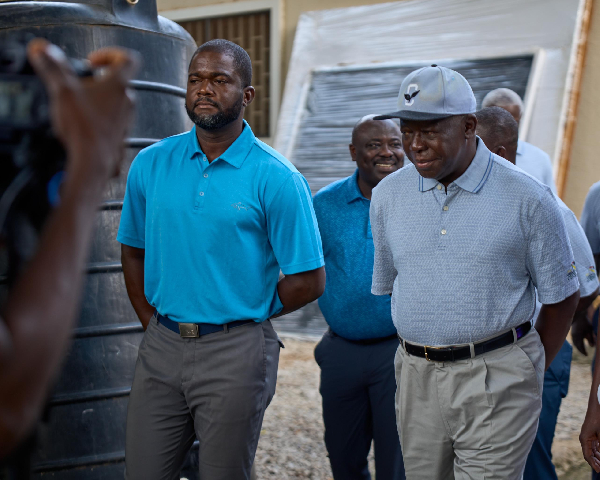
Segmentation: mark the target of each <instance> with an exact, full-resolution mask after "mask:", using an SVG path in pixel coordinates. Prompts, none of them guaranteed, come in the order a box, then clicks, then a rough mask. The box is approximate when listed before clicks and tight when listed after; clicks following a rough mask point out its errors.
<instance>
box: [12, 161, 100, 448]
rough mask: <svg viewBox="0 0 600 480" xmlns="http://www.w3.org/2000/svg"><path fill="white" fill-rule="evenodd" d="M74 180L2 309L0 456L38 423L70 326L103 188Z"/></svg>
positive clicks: (52, 215) (69, 332)
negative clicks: (3, 335) (3, 336)
mask: <svg viewBox="0 0 600 480" xmlns="http://www.w3.org/2000/svg"><path fill="white" fill-rule="evenodd" d="M85 155H86V157H87V158H86V161H92V160H91V159H90V155H91V153H90V152H89V151H88V152H86V153H85ZM76 177H77V175H72V176H71V177H70V178H69V179H68V180H67V183H66V184H65V185H64V187H63V195H62V198H61V204H60V205H59V206H58V207H57V208H56V209H55V210H54V211H53V212H52V214H51V215H50V217H49V218H48V222H47V226H46V228H45V229H44V231H43V233H42V236H41V238H40V242H39V247H38V250H37V251H36V253H35V255H34V256H33V258H32V259H31V260H30V262H29V265H28V266H27V268H26V269H25V270H24V271H23V273H22V274H21V276H20V278H19V279H18V280H17V282H16V284H15V285H14V287H13V288H12V289H11V291H10V295H9V298H8V299H7V303H6V306H5V308H4V311H3V312H2V314H3V317H4V321H5V322H6V327H7V329H6V330H5V332H4V333H5V336H6V335H7V334H8V337H7V338H5V339H4V340H3V341H2V342H0V348H3V351H2V352H0V366H1V368H0V384H1V385H2V388H1V389H0V439H1V440H0V457H1V456H2V454H3V453H6V449H7V448H8V445H11V444H14V441H15V440H18V439H20V438H22V436H23V435H25V434H26V433H27V431H28V430H29V429H30V428H31V426H32V425H33V423H34V422H35V421H36V420H37V413H38V412H39V410H40V408H41V406H42V403H43V402H44V401H45V398H46V394H47V393H46V392H47V391H48V388H49V385H50V383H51V381H52V379H53V376H54V374H55V372H56V371H57V369H58V366H59V364H60V361H61V359H62V358H63V355H64V351H65V349H66V347H67V344H68V341H69V338H70V335H71V331H72V329H73V324H74V320H75V317H76V315H75V314H76V309H77V307H78V304H79V297H80V293H81V288H82V284H83V281H82V277H83V272H84V267H85V261H86V259H87V255H88V248H89V244H90V239H91V234H92V231H93V226H94V221H95V218H96V216H95V212H96V209H97V207H98V204H99V202H100V200H101V191H102V184H100V182H98V181H88V180H89V179H87V178H82V177H77V178H76ZM23 379H27V382H24V381H23Z"/></svg>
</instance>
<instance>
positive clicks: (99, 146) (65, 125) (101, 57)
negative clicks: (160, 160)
mask: <svg viewBox="0 0 600 480" xmlns="http://www.w3.org/2000/svg"><path fill="white" fill-rule="evenodd" d="M28 57H29V61H30V62H31V64H32V65H33V67H34V69H35V72H36V73H37V74H38V76H39V77H40V78H41V79H42V81H43V82H44V84H45V86H46V89H47V91H48V95H49V97H50V108H51V121H52V128H53V129H54V132H55V135H56V136H57V137H58V138H59V139H60V140H61V141H62V143H63V145H64V147H65V149H66V151H67V156H68V158H69V164H68V166H67V170H68V172H69V175H68V176H67V178H68V179H69V178H70V177H79V176H81V177H82V178H81V180H83V181H87V180H88V179H89V180H92V181H94V183H95V184H100V183H102V186H104V184H103V182H104V181H105V180H106V179H108V178H110V176H112V175H114V174H115V172H117V171H118V165H119V163H120V161H121V160H122V158H123V155H124V148H125V147H124V139H125V135H126V133H127V130H128V129H129V127H130V125H131V120H132V117H133V100H132V98H131V93H130V92H129V91H128V89H127V85H128V82H129V80H131V79H132V78H133V77H134V75H135V74H136V73H137V71H138V68H139V63H140V62H139V56H138V54H137V53H135V52H131V51H126V50H123V49H119V48H107V49H103V50H98V51H96V52H94V53H92V54H91V55H90V56H89V57H88V60H89V62H90V65H91V67H92V69H95V70H96V71H98V72H100V69H101V71H102V74H101V75H94V77H92V78H87V79H78V78H77V76H76V75H75V72H74V71H73V69H72V68H71V66H70V65H69V63H68V61H67V57H66V56H65V54H64V53H63V52H62V50H61V49H60V48H58V47H57V46H56V45H52V44H49V43H48V42H47V41H45V40H42V39H35V40H32V41H31V42H30V43H29V45H28Z"/></svg>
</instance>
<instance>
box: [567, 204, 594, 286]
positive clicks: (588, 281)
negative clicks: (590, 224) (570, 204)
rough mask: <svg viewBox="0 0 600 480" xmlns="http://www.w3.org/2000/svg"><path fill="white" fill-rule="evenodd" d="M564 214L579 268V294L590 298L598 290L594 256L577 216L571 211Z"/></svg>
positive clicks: (576, 265) (574, 256) (576, 264)
mask: <svg viewBox="0 0 600 480" xmlns="http://www.w3.org/2000/svg"><path fill="white" fill-rule="evenodd" d="M563 213H564V220H565V225H566V227H567V233H568V234H569V241H570V242H571V249H572V250H573V258H574V260H575V267H576V268H577V278H578V279H579V293H580V294H581V297H588V296H590V295H591V294H592V293H594V291H595V290H596V289H597V288H598V276H597V275H596V265H595V263H594V254H593V253H592V249H591V248H590V244H589V243H588V241H587V238H586V236H585V233H584V231H583V228H581V225H579V222H578V221H577V218H576V217H575V214H574V213H573V212H572V211H571V210H566V211H564V212H563Z"/></svg>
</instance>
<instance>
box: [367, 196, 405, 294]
mask: <svg viewBox="0 0 600 480" xmlns="http://www.w3.org/2000/svg"><path fill="white" fill-rule="evenodd" d="M369 215H370V219H371V232H372V234H373V244H374V246H375V261H374V263H373V283H372V285H371V293H372V294H373V295H389V294H390V293H392V290H393V288H394V281H395V280H396V277H397V276H398V272H397V271H396V267H395V266H394V256H393V255H392V250H391V248H390V245H389V243H388V241H387V236H386V233H385V216H386V212H385V205H384V204H383V202H382V201H381V198H379V196H378V195H377V189H374V190H373V196H372V198H371V209H370V212H369Z"/></svg>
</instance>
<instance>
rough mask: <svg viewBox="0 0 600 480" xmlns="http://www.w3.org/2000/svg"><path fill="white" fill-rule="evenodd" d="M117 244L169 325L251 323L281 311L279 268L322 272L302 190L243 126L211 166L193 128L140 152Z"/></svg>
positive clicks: (298, 178) (286, 165) (287, 166)
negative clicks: (138, 256) (132, 257)
mask: <svg viewBox="0 0 600 480" xmlns="http://www.w3.org/2000/svg"><path fill="white" fill-rule="evenodd" d="M117 240H118V241H119V242H121V243H123V244H125V245H129V246H132V247H136V248H143V249H145V250H146V252H145V254H146V256H145V262H144V291H145V295H146V298H147V300H148V302H149V303H150V304H151V305H152V306H154V307H155V308H156V309H157V310H158V311H159V312H160V313H161V314H162V315H166V316H168V317H169V318H171V319H172V320H174V321H177V322H193V323H198V322H203V323H212V324H217V325H222V324H224V323H228V322H231V321H235V320H243V319H253V320H255V321H256V322H261V321H263V320H266V319H267V318H269V317H271V316H273V315H274V314H276V313H277V312H279V311H280V310H281V308H282V304H281V301H280V300H279V297H278V295H277V282H278V280H279V271H280V269H281V271H282V272H283V273H284V274H285V275H293V274H295V273H300V272H305V271H309V270H314V269H317V268H319V267H322V266H323V265H324V261H323V249H322V246H321V237H320V235H319V229H318V226H317V220H316V218H315V213H314V210H313V205H312V198H311V194H310V189H309V187H308V183H307V182H306V180H305V178H304V177H303V176H302V175H301V174H300V173H299V172H298V170H296V168H295V167H294V166H293V165H292V164H291V163H290V162H289V161H288V160H286V159H285V158H284V157H283V156H281V155H280V154H279V153H277V152H276V151H275V150H273V149H272V148H270V147H269V146H267V145H266V144H264V143H263V142H261V141H260V140H258V139H257V138H256V137H255V136H254V134H253V133H252V130H251V129H250V127H249V126H248V124H247V123H245V122H244V128H243V130H242V133H241V134H240V136H239V137H238V138H237V139H236V140H235V142H233V144H232V145H231V146H230V147H229V148H228V149H227V151H225V153H223V155H221V156H220V157H219V158H217V159H215V160H213V161H212V162H211V163H209V162H208V160H207V158H206V155H204V153H203V152H202V149H201V148H200V145H199V143H198V139H197V137H196V131H195V129H192V130H191V131H190V132H188V133H183V134H180V135H175V136H173V137H169V138H166V139H164V140H162V141H160V142H158V143H156V144H154V145H152V146H151V147H148V148H146V149H144V150H142V151H141V152H140V153H139V154H138V156H137V157H136V158H135V160H134V161H133V163H132V165H131V169H130V171H129V175H128V177H127V189H126V192H125V200H124V202H123V212H122V214H121V223H120V226H119V232H118V235H117Z"/></svg>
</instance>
